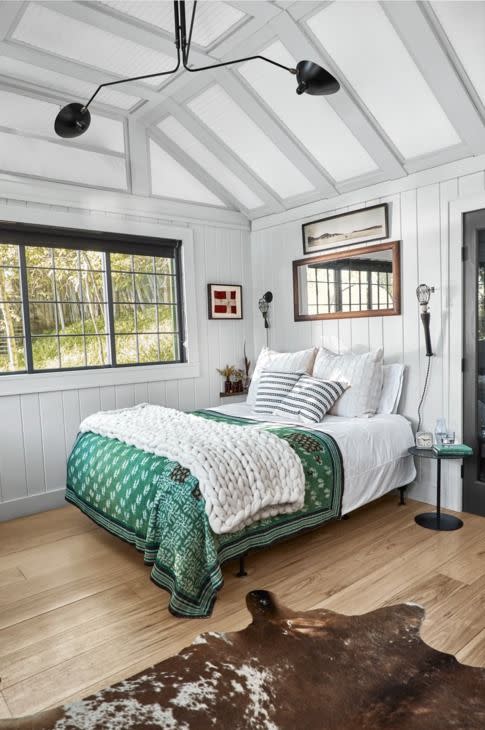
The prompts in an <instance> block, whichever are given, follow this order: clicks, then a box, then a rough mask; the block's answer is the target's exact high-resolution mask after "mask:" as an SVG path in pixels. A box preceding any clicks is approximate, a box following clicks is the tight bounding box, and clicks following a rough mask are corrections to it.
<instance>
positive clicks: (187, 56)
mask: <svg viewBox="0 0 485 730" xmlns="http://www.w3.org/2000/svg"><path fill="white" fill-rule="evenodd" d="M196 9H197V0H194V3H193V5H192V17H191V19H190V30H189V40H188V41H187V50H186V52H185V63H188V62H189V53H190V46H191V44H192V31H193V30H194V20H195V11H196ZM185 63H184V66H185Z"/></svg>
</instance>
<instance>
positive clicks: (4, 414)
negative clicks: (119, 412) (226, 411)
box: [0, 188, 253, 519]
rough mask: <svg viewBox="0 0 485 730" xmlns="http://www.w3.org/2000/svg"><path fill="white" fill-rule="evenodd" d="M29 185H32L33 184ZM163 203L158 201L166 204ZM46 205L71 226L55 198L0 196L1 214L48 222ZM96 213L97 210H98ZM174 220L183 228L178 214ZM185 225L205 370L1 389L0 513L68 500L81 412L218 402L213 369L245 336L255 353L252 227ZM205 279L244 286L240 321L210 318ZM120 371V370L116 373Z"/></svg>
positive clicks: (119, 217)
mask: <svg viewBox="0 0 485 730" xmlns="http://www.w3.org/2000/svg"><path fill="white" fill-rule="evenodd" d="M32 192H33V193H34V192H35V188H33V191H32ZM90 194H91V195H92V191H91V193H90ZM32 197H34V194H33V195H32ZM54 199H55V198H54ZM132 204H133V201H132V200H131V199H126V207H127V208H128V207H129V206H130V205H132ZM79 205H81V204H80V203H79ZM158 205H159V206H160V207H161V203H159V204H158ZM46 212H47V213H48V215H49V220H50V223H51V224H52V225H56V222H57V223H58V224H59V225H66V222H65V217H66V215H67V216H68V217H69V215H70V213H69V210H68V209H67V208H62V209H61V207H60V206H58V205H56V206H47V205H46V204H45V203H39V202H35V203H32V202H29V201H28V200H21V199H17V200H12V199H5V198H3V199H0V218H1V219H4V220H26V219H30V220H32V221H35V220H37V222H39V223H43V222H45V215H46ZM27 213H28V214H29V215H27ZM104 213H105V214H106V215H109V218H107V220H109V221H110V222H111V223H112V222H113V220H116V221H118V222H122V223H123V222H124V223H125V225H126V227H128V225H129V229H130V232H134V231H135V230H136V227H137V221H138V222H139V224H140V225H142V224H144V223H146V222H147V221H148V220H149V222H150V223H153V222H159V223H160V225H162V224H163V226H164V231H166V230H167V226H168V227H170V224H171V223H173V221H171V220H167V219H166V218H162V216H161V212H160V217H159V218H157V217H156V213H155V212H154V211H152V212H151V216H150V219H148V218H143V217H138V218H134V217H133V215H130V216H128V215H123V214H121V213H120V212H119V210H117V211H115V212H111V213H107V212H106V211H104ZM92 214H93V211H90V210H86V209H84V210H83V209H82V208H80V207H79V206H77V207H76V208H75V209H73V210H72V216H73V218H76V220H78V218H79V216H80V215H86V216H92ZM96 214H97V215H98V216H99V211H96ZM88 220H89V219H88ZM176 225H177V226H178V229H180V225H181V224H180V217H178V219H177V220H176ZM74 227H78V226H74ZM188 228H190V230H191V231H192V232H193V239H194V270H195V287H196V292H195V295H196V305H197V306H196V312H197V315H196V329H197V333H198V345H199V348H198V349H199V357H198V360H199V363H200V366H199V369H200V376H199V377H197V378H183V379H180V380H164V370H163V366H160V367H159V369H160V375H159V378H158V379H157V380H153V379H151V380H150V382H144V381H143V368H138V369H137V374H139V382H131V383H125V384H124V383H120V384H117V385H102V386H100V385H96V386H95V387H84V385H83V386H82V387H81V386H80V387H79V388H73V387H70V389H64V390H63V389H62V382H63V381H62V379H61V378H60V379H59V383H58V386H57V388H58V389H55V390H51V391H48V392H28V393H27V392H23V393H22V394H13V395H4V396H1V395H0V519H2V518H3V519H10V518H12V517H15V516H18V515H21V514H27V513H30V512H34V511H40V510H43V509H48V508H50V507H54V506H58V505H60V504H62V503H63V490H64V487H65V468H66V460H67V456H68V455H69V452H70V449H71V447H72V444H73V441H74V439H75V436H76V432H77V428H78V425H79V422H80V420H81V419H82V418H85V417H86V416H87V415H89V414H90V413H92V412H94V411H97V410H99V409H109V408H120V407H123V406H130V405H133V404H135V403H140V402H143V401H149V402H150V403H157V404H160V405H167V406H171V407H174V408H181V409H183V410H193V409H195V408H202V407H206V406H209V405H214V404H218V403H219V402H220V401H219V392H220V390H221V385H222V380H221V377H220V376H219V375H218V374H217V372H216V368H217V367H221V366H222V365H225V364H226V363H227V362H229V363H237V362H240V363H241V364H242V357H243V355H242V353H243V343H244V340H246V342H247V350H248V355H250V356H251V357H252V352H253V346H252V306H251V303H252V292H251V286H250V258H249V255H250V245H249V230H248V226H247V224H244V225H243V224H242V223H241V224H238V223H237V222H235V223H234V224H233V223H231V221H230V220H229V222H227V221H221V222H218V221H214V222H208V223H206V224H204V223H202V222H200V221H198V222H193V223H190V224H189V225H188ZM208 282H214V283H241V284H242V285H243V300H244V319H243V320H242V321H237V322H233V321H219V322H217V321H209V320H208V316H207V283H208ZM189 347H190V342H189ZM120 372H121V370H118V371H117V376H118V377H119V373H120ZM19 377H22V378H24V380H23V385H22V390H23V391H25V378H26V377H28V376H19ZM35 377H36V378H39V376H35ZM150 377H151V378H153V368H150ZM10 380H11V379H10ZM70 386H72V381H71V380H70ZM10 388H11V386H10V384H9V389H10ZM0 392H1V391H0ZM19 392H20V387H19Z"/></svg>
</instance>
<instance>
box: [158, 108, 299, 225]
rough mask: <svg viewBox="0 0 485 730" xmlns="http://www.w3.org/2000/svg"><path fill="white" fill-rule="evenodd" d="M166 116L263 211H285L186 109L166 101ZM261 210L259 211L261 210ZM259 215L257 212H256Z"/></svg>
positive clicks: (260, 183)
mask: <svg viewBox="0 0 485 730" xmlns="http://www.w3.org/2000/svg"><path fill="white" fill-rule="evenodd" d="M165 112H166V114H171V115H172V116H174V117H175V119H177V121H178V122H180V124H182V125H183V126H184V127H185V128H186V129H187V130H188V131H189V132H190V133H191V134H193V135H194V137H196V138H197V139H198V140H199V142H201V144H203V145H204V146H205V147H207V149H208V150H209V151H210V152H212V154H213V155H215V156H216V157H217V158H218V159H219V160H220V161H221V162H222V164H223V165H225V166H226V167H227V168H228V169H229V170H231V172H232V173H233V174H234V175H236V177H238V178H239V179H240V180H241V182H243V183H245V184H246V185H247V186H248V187H249V188H250V189H251V190H252V191H253V193H255V194H256V195H257V196H258V198H260V199H261V200H262V201H263V203H264V209H265V210H272V211H275V212H280V211H283V210H285V206H284V205H283V204H282V202H281V201H280V199H279V198H278V197H277V196H276V194H275V193H274V191H272V190H271V189H270V188H269V187H268V186H267V185H266V184H265V183H264V182H263V181H261V180H260V179H259V178H258V177H256V176H255V175H254V174H253V173H252V171H250V170H249V168H248V167H247V166H246V165H245V164H244V163H243V162H242V161H241V160H240V159H239V158H238V157H236V156H235V155H234V154H233V153H232V152H231V150H229V149H228V148H227V147H226V145H225V144H224V143H223V142H221V140H220V139H219V138H218V137H216V136H215V135H214V134H213V133H212V132H211V131H210V130H209V129H208V128H207V127H206V126H205V124H202V122H200V121H199V120H198V119H197V117H195V116H194V115H193V114H192V113H191V112H190V111H189V110H188V109H186V108H184V107H182V106H180V105H178V104H177V103H176V102H175V101H173V100H172V99H167V101H166V104H165ZM262 209H263V208H261V209H260V210H262ZM258 213H259V210H258Z"/></svg>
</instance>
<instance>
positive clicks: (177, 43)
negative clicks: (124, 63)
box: [83, 0, 185, 109]
mask: <svg viewBox="0 0 485 730" xmlns="http://www.w3.org/2000/svg"><path fill="white" fill-rule="evenodd" d="M173 9H174V24H175V47H176V49H177V63H176V64H175V67H174V68H172V69H170V71H160V72H158V73H154V74H144V75H143V76H131V77H130V78H129V79H120V80H119V81H107V82H106V83H104V84H100V85H99V86H98V88H97V89H96V91H95V92H94V94H93V95H92V96H91V98H90V99H89V101H88V102H87V104H85V105H84V107H83V108H84V109H88V108H89V105H90V104H91V102H92V101H93V100H94V98H95V96H97V94H98V93H99V92H100V91H101V89H104V87H105V86H117V85H118V84H127V83H128V82H129V81H142V80H143V79H154V78H156V77H157V76H170V74H174V73H176V72H177V71H178V70H179V68H180V37H181V33H180V30H181V27H180V14H179V0H174V3H173ZM184 16H185V11H184Z"/></svg>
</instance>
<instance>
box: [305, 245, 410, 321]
mask: <svg viewBox="0 0 485 730" xmlns="http://www.w3.org/2000/svg"><path fill="white" fill-rule="evenodd" d="M293 307H294V318H295V322H306V321H309V320H319V319H344V318H345V319H347V318H348V317H383V316H392V315H395V314H400V313H401V255H400V242H399V241H386V242H385V243H374V244H371V245H370V246H359V247H358V248H356V247H352V248H349V249H347V250H346V251H342V250H341V249H339V250H337V251H333V252H331V253H325V254H320V255H318V256H312V258H304V259H297V260H296V261H293Z"/></svg>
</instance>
